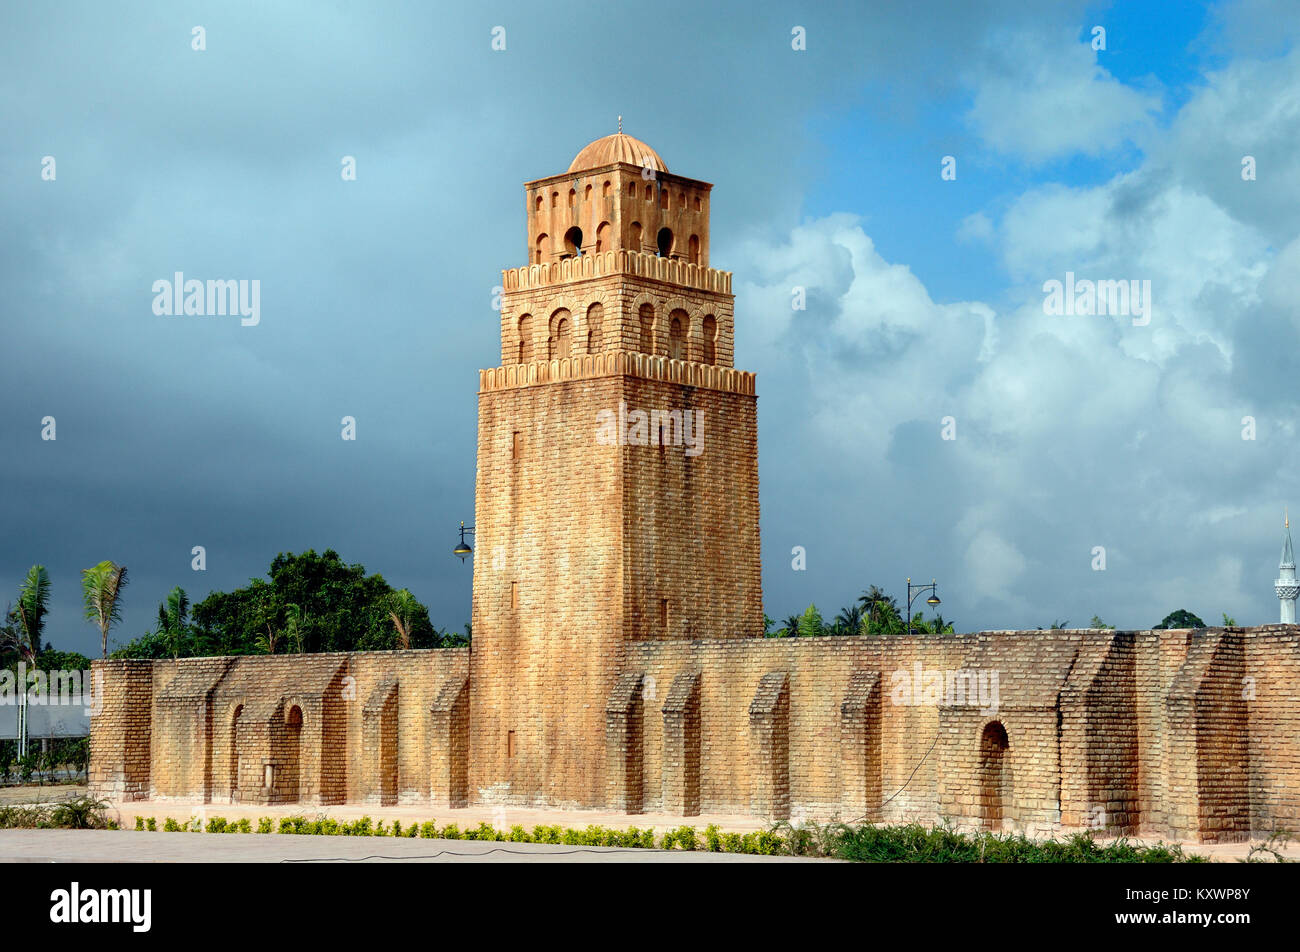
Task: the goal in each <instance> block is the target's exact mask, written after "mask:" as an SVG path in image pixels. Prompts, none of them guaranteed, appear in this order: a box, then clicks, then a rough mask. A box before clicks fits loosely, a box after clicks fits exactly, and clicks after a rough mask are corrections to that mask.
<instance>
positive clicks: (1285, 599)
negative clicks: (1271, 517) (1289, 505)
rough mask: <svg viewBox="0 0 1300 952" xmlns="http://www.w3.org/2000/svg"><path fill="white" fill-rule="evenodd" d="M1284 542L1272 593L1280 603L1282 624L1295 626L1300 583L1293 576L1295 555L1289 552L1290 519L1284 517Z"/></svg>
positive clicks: (1288, 516)
mask: <svg viewBox="0 0 1300 952" xmlns="http://www.w3.org/2000/svg"><path fill="white" fill-rule="evenodd" d="M1284 521H1285V524H1286V540H1285V541H1284V542H1283V543H1282V561H1281V562H1280V563H1279V564H1278V567H1277V581H1276V582H1274V583H1273V591H1275V592H1277V600H1278V601H1279V602H1281V603H1282V624H1284V625H1294V624H1295V600H1296V596H1297V595H1300V581H1297V580H1296V576H1295V553H1294V552H1293V551H1292V550H1291V517H1290V515H1287V516H1286V517H1285V520H1284Z"/></svg>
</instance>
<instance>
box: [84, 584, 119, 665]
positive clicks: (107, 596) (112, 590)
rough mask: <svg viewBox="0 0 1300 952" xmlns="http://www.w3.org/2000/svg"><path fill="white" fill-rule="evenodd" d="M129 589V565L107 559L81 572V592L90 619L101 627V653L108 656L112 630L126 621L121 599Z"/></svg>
mask: <svg viewBox="0 0 1300 952" xmlns="http://www.w3.org/2000/svg"><path fill="white" fill-rule="evenodd" d="M125 586H126V566H125V565H117V564H115V563H113V562H111V561H108V560H105V561H103V562H100V563H99V564H98V565H95V566H92V567H91V568H88V569H82V570H81V592H82V597H83V599H84V601H85V604H86V620H87V621H92V622H94V623H95V624H96V625H98V626H99V640H100V651H101V654H102V655H103V657H105V658H107V657H108V630H109V629H110V628H112V627H113V625H114V624H115V623H116V622H119V621H121V620H122V607H121V605H120V603H119V602H118V597H119V596H120V595H121V594H122V589H123V588H124V587H125Z"/></svg>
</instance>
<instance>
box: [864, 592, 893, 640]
mask: <svg viewBox="0 0 1300 952" xmlns="http://www.w3.org/2000/svg"><path fill="white" fill-rule="evenodd" d="M858 604H860V605H861V606H862V612H863V614H864V615H865V616H866V620H867V623H866V627H867V630H868V631H870V632H879V631H881V630H882V628H884V627H887V623H888V621H889V619H890V618H891V616H897V615H898V605H897V604H896V603H895V602H894V599H893V598H892V597H891V596H889V595H886V594H885V592H884V591H883V590H882V589H881V588H880V587H879V586H878V585H872V586H871V587H870V588H868V589H867V590H866V591H865V592H863V593H862V594H861V595H859V596H858Z"/></svg>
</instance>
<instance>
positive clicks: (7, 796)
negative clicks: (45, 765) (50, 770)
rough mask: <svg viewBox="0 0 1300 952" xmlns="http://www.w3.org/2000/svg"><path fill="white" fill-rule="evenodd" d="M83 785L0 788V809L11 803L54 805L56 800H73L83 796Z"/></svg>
mask: <svg viewBox="0 0 1300 952" xmlns="http://www.w3.org/2000/svg"><path fill="white" fill-rule="evenodd" d="M85 794H86V787H85V785H84V784H62V783H60V784H50V785H47V786H38V785H35V784H33V785H32V786H28V787H0V807H2V806H8V805H9V804H12V803H33V802H39V803H54V802H56V801H58V800H73V799H76V798H77V797H81V796H85Z"/></svg>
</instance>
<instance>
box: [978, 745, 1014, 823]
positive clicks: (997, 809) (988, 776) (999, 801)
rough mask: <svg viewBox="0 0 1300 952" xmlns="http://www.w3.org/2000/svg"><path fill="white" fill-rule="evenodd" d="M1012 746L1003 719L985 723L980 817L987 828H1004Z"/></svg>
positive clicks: (980, 768)
mask: <svg viewBox="0 0 1300 952" xmlns="http://www.w3.org/2000/svg"><path fill="white" fill-rule="evenodd" d="M1009 746H1010V744H1009V743H1008V741H1007V729H1006V728H1005V727H1003V726H1002V724H1001V723H1000V722H999V721H990V722H989V723H987V724H985V725H984V731H983V732H982V733H981V734H980V750H979V820H980V826H981V827H982V828H983V829H985V830H993V831H996V830H1000V829H1002V820H1003V810H1004V804H1003V798H1004V793H1005V790H1006V781H1007V777H1006V770H1007V764H1006V761H1007V749H1008V747H1009Z"/></svg>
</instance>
